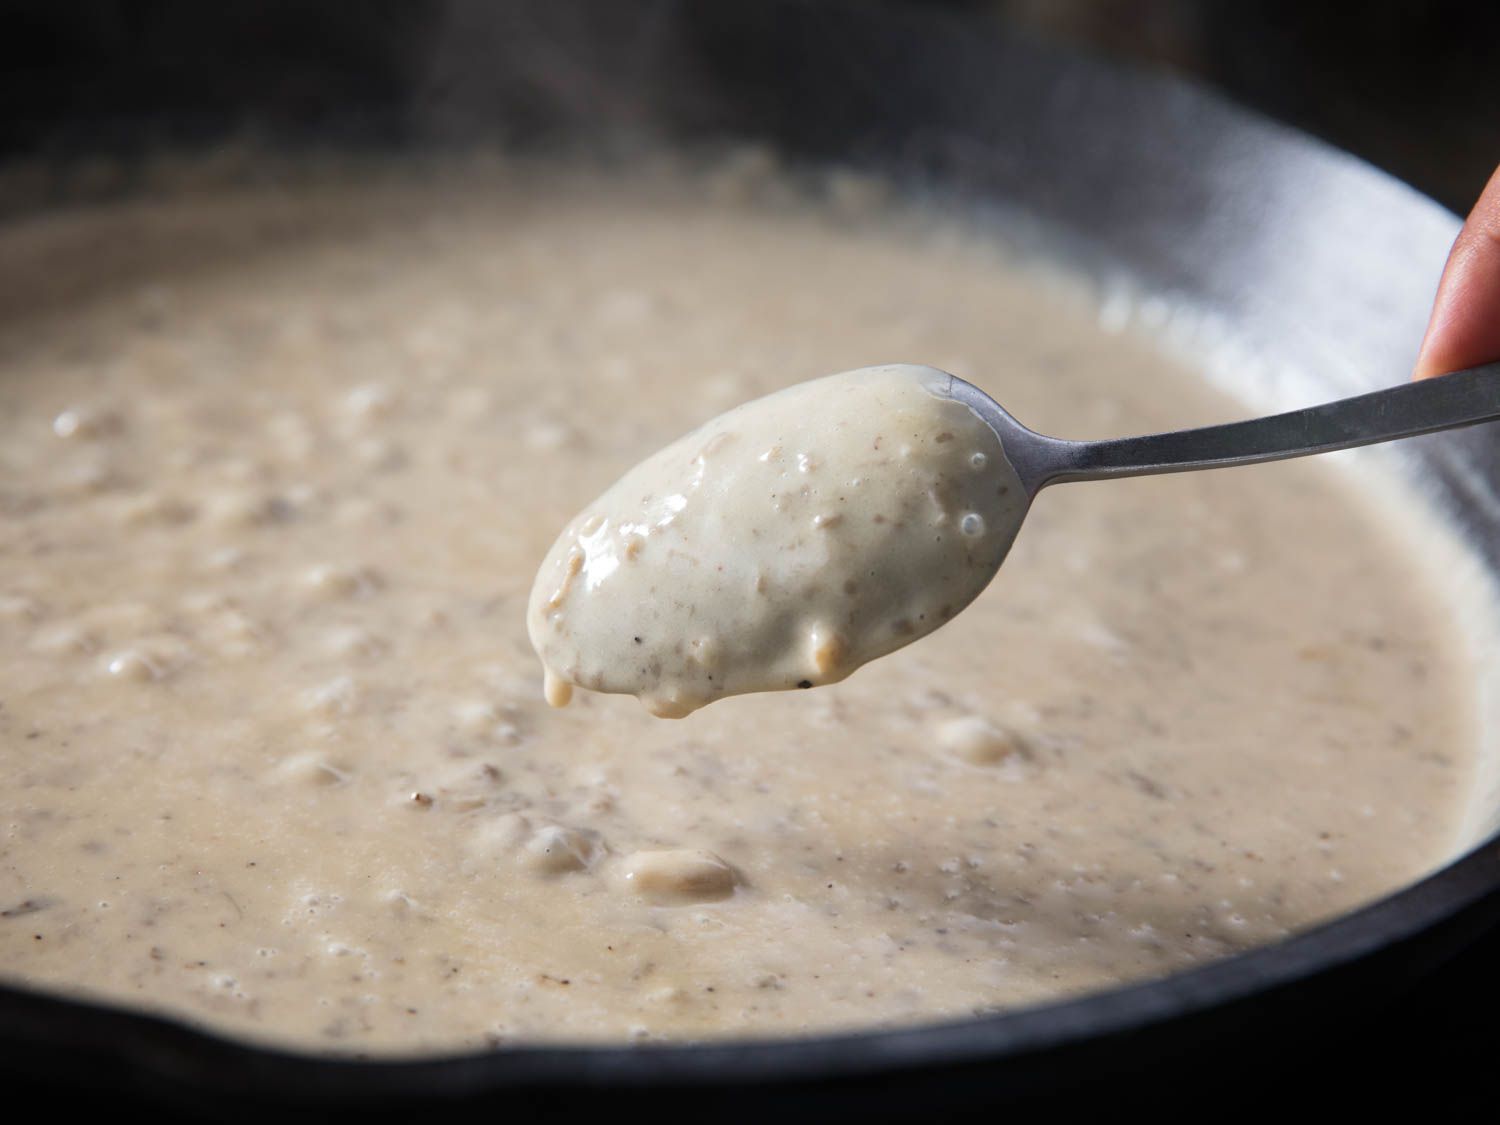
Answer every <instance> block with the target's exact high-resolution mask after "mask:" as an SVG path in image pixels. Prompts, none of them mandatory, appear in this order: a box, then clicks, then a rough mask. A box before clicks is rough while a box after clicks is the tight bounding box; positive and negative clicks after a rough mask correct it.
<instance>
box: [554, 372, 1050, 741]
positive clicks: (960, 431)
mask: <svg viewBox="0 0 1500 1125" xmlns="http://www.w3.org/2000/svg"><path fill="white" fill-rule="evenodd" d="M946 378H947V376H946V375H944V374H943V373H942V372H940V371H936V370H934V369H932V368H930V367H918V366H910V365H898V366H889V367H869V368H863V369H861V370H858V371H849V372H845V373H844V374H842V375H830V376H827V377H825V378H822V379H816V380H813V381H812V382H808V383H803V384H800V385H798V386H794V387H788V388H787V389H786V390H782V391H778V392H776V393H775V394H772V395H768V396H766V397H765V398H762V399H759V400H757V401H755V402H751V403H747V404H745V405H744V406H740V407H736V408H735V409H734V410H731V411H729V412H728V413H726V414H723V415H721V416H719V417H718V418H715V419H713V420H712V421H710V422H708V423H706V424H705V425H703V426H701V427H700V428H698V429H696V430H694V431H693V432H692V433H690V434H688V435H687V436H686V437H684V438H681V439H679V440H678V441H676V442H674V443H672V444H671V445H669V446H667V447H666V448H665V449H663V450H661V451H660V452H658V453H655V454H653V455H652V456H651V457H649V458H647V459H646V460H645V461H643V462H641V464H639V465H637V466H636V467H635V468H634V469H632V470H630V472H628V473H626V474H625V475H624V476H623V477H621V478H620V480H619V481H618V482H617V483H616V484H614V485H613V486H612V487H611V488H610V489H609V490H608V491H607V492H605V493H604V495H603V496H601V497H599V499H597V500H596V501H594V502H593V503H592V504H590V505H589V506H588V507H586V508H585V509H584V510H583V511H582V512H581V513H580V514H579V515H578V516H577V517H576V518H574V519H573V521H572V522H571V523H569V525H568V527H567V528H566V530H564V532H563V533H562V535H561V536H560V537H559V538H558V541H557V542H556V543H555V544H554V545H553V547H552V550H551V551H549V552H548V555H547V559H546V561H545V562H543V564H542V567H541V570H540V572H539V573H538V575H537V580H536V584H535V586H534V587H533V588H532V593H531V604H530V607H529V610H528V615H527V624H528V626H529V629H530V632H531V641H532V644H533V645H535V646H536V650H537V652H538V654H539V655H540V656H541V658H542V661H543V664H544V665H545V666H546V669H547V683H548V688H547V695H548V698H549V700H552V701H555V702H560V703H566V702H567V697H568V694H569V693H568V691H567V688H566V686H565V685H573V684H576V685H580V686H583V687H587V688H591V689H593V690H595V691H605V692H623V693H626V694H629V695H635V696H639V697H640V698H641V699H642V700H643V701H644V702H645V703H646V706H647V707H648V708H649V709H650V710H651V712H652V713H653V714H655V715H659V716H663V717H668V718H681V717H682V716H684V715H687V714H689V713H690V712H692V711H693V710H695V709H697V708H699V707H702V706H703V705H704V704H706V703H710V702H712V701H714V700H715V699H720V698H722V697H724V696H727V695H738V694H741V693H744V692H757V691H784V690H787V689H790V688H810V687H815V686H818V685H821V684H831V683H836V682H838V681H839V680H842V679H844V677H846V676H848V675H849V674H850V673H851V672H853V671H854V670H855V669H856V668H858V667H860V665H862V664H865V663H866V662H868V661H870V660H874V659H875V658H876V657H879V656H884V655H885V654H886V653H888V652H891V651H893V650H895V649H897V648H900V647H901V646H902V645H905V644H909V643H911V642H912V641H914V640H916V639H917V638H919V637H923V636H926V635H927V634H928V633H930V632H932V631H933V630H934V629H936V628H937V627H938V626H939V625H942V624H943V623H944V622H946V621H948V620H950V619H951V618H952V617H953V615H954V614H956V613H958V612H959V610H961V609H963V608H964V607H965V606H966V605H968V604H969V603H970V602H971V601H973V600H974V598H975V597H976V596H977V595H978V594H979V592H980V591H981V590H982V589H984V587H985V585H986V583H988V582H989V580H990V578H991V577H992V576H993V574H994V573H995V570H996V568H997V567H999V565H1000V563H1001V561H1002V560H1003V559H1004V557H1005V553H1006V551H1008V550H1009V549H1010V544H1011V540H1012V539H1013V538H1014V537H1015V533H1016V531H1017V529H1018V528H1019V527H1020V523H1021V519H1022V517H1023V516H1024V515H1025V511H1026V496H1025V491H1024V489H1023V488H1022V485H1021V482H1020V479H1019V478H1018V477H1017V476H1016V473H1015V470H1013V469H1012V468H1011V466H1010V463H1009V462H1008V461H1007V460H1006V458H1005V454H1004V451H1003V450H1002V449H1001V447H1000V442H999V440H998V438H997V437H996V436H995V434H994V432H993V431H992V430H991V429H990V428H989V427H988V426H987V425H985V424H984V422H982V421H981V420H980V419H979V418H978V417H977V416H976V415H975V414H973V413H972V412H971V411H970V410H969V409H968V407H966V406H963V405H961V404H959V403H956V402H954V401H953V400H951V399H948V398H943V397H939V395H937V394H934V393H933V392H932V390H930V389H929V388H930V387H933V386H936V385H937V384H938V383H939V382H941V381H943V380H946Z"/></svg>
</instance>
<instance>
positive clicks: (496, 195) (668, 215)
mask: <svg viewBox="0 0 1500 1125" xmlns="http://www.w3.org/2000/svg"><path fill="white" fill-rule="evenodd" d="M377 171H378V170H377ZM377 171H370V172H369V173H368V174H366V175H364V176H363V177H360V178H358V179H350V180H349V181H347V182H338V183H332V184H323V185H321V186H320V185H319V184H318V183H316V182H306V183H302V184H301V185H300V186H297V187H295V188H286V189H282V190H265V191H260V192H244V193H239V194H236V193H233V192H229V193H223V194H218V193H213V192H208V193H202V194H198V195H187V196H183V197H180V198H176V199H173V200H170V201H169V202H165V203H158V204H147V203H139V204H121V205H116V206H113V207H108V208H102V209H95V210H80V211H76V212H72V213H59V214H54V215H52V216H49V217H42V218H36V219H31V220H28V221H25V222H19V223H14V224H12V225H11V226H10V227H9V228H7V229H5V230H4V231H0V394H3V404H4V409H3V410H0V779H3V786H0V972H3V974H4V979H5V980H6V981H7V982H11V983H21V984H25V985H28V986H31V987H40V988H47V989H60V990H68V991H82V992H85V993H86V994H88V995H91V996H94V997H100V998H104V999H107V1000H110V1001H114V1002H120V1003H125V1004H129V1005H138V1006H144V1007H149V1008H151V1009H155V1010H164V1011H168V1012H171V1013H175V1014H177V1015H180V1016H183V1017H186V1018H188V1019H191V1020H193V1021H196V1022H199V1023H201V1024H204V1025H207V1026H211V1027H215V1028H219V1029H221V1030H225V1031H229V1032H233V1033H237V1034H243V1035H248V1036H251V1037H254V1038H256V1039H263V1040H273V1041H278V1042H282V1043H288V1044H293V1045H297V1046H300V1047H303V1048H307V1049H314V1050H341V1051H371V1052H385V1053H389V1052H431V1051H447V1050H457V1049H464V1048H473V1047H478V1046H483V1045H485V1044H493V1043H501V1042H512V1041H518V1040H520V1041H524V1040H535V1039H553V1040H556V1039H562V1040H585V1039H587V1040H625V1039H652V1038H659V1037H665V1038H678V1039H680V1038H692V1037H700V1036H711V1035H723V1034H749V1033H756V1034H773V1035H781V1034H804V1033H808V1032H813V1031H818V1030H825V1029H830V1028H850V1027H862V1026H871V1025H890V1024H900V1023H907V1022H913V1021H920V1020H930V1019H935V1018H944V1017H952V1018H956V1017H962V1016H965V1015H967V1014H969V1013H971V1012H975V1011H988V1010H993V1009H997V1008H1004V1007H1008V1006H1014V1005H1022V1004H1032V1003H1036V1002H1038V1001H1043V1000H1047V999H1049V998H1054V997H1058V996H1062V995H1069V994H1076V993H1079V992H1083V991H1087V990H1090V989H1097V988H1102V987H1105V986H1108V985H1110V984H1113V983H1116V982H1119V981H1122V980H1130V979H1136V978H1145V977H1152V976H1157V975H1161V974H1164V973H1167V972H1170V971H1172V970H1173V969H1176V968H1179V967H1182V966H1185V965H1189V964H1193V963H1196V962H1201V961H1204V960H1206V959H1209V958H1213V957H1218V956H1222V955H1224V954H1227V953H1231V952H1233V951H1235V950H1239V949H1243V948H1246V947H1248V946H1252V945H1255V944H1257V943H1262V942H1267V941H1271V940H1274V939H1276V938H1278V937H1281V936H1282V935H1285V934H1286V933H1288V932H1289V931H1292V930H1295V929H1298V928H1300V927H1305V926H1307V925H1309V924H1311V923H1313V922H1316V921H1318V920H1320V919H1323V918H1327V917H1329V916H1331V915H1333V914H1336V913H1338V912H1340V911H1343V910H1346V909H1348V908H1350V907H1352V906H1354V905H1356V904H1359V903H1361V902H1364V901H1366V900H1368V899H1370V898H1372V897H1373V896H1376V895H1378V894H1380V893H1382V892H1384V891H1387V890H1389V889H1391V888H1393V887H1395V886H1397V885H1399V884H1401V883H1403V882H1405V881H1408V880H1410V879H1412V878H1414V877H1416V876H1418V875H1419V874H1421V873H1423V872H1424V871H1425V870H1427V869H1429V868H1430V867H1432V866H1433V865H1434V864H1436V863H1438V862H1440V861H1441V860H1442V859H1443V858H1445V856H1446V854H1447V852H1448V850H1449V849H1450V848H1451V846H1452V844H1453V839H1452V836H1453V832H1454V828H1453V825H1454V823H1455V819H1456V817H1457V813H1458V809H1459V806H1460V802H1461V798H1462V796H1463V791H1464V788H1465V785H1466V784H1467V782H1468V779H1469V777H1470V771H1471V765H1472V758H1473V749H1474V747H1473V742H1474V737H1475V736H1474V734H1473V731H1472V729H1471V712H1472V700H1471V698H1470V686H1469V673H1468V671H1467V669H1466V666H1465V663H1464V662H1465V659H1466V657H1465V653H1464V651H1463V649H1462V648H1461V646H1460V643H1459V641H1458V640H1457V639H1456V637H1454V636H1453V635H1451V634H1450V629H1449V626H1448V622H1447V621H1446V620H1445V614H1446V613H1447V612H1448V610H1447V608H1446V604H1445V602H1444V601H1443V600H1442V599H1441V598H1440V597H1439V596H1438V595H1437V594H1435V593H1434V592H1433V591H1432V590H1431V589H1429V588H1428V585H1427V580H1426V578H1425V574H1426V571H1425V569H1424V566H1423V565H1419V562H1418V560H1417V557H1416V555H1415V551H1414V548H1412V547H1411V546H1410V545H1409V544H1408V543H1406V542H1405V540H1404V539H1403V537H1402V534H1401V532H1400V530H1399V528H1398V527H1397V522H1398V521H1394V520H1388V519H1387V518H1386V515H1385V514H1384V513H1383V512H1382V511H1381V509H1380V507H1379V503H1378V501H1379V498H1378V497H1375V498H1373V500H1372V499H1371V498H1365V497H1362V496H1361V495H1360V494H1359V492H1358V491H1357V489H1356V488H1355V486H1354V485H1355V483H1357V482H1354V483H1351V481H1350V480H1349V479H1348V478H1347V477H1346V476H1345V475H1342V474H1341V473H1340V471H1339V470H1338V469H1337V468H1334V467H1331V466H1328V465H1324V464H1313V463H1295V464H1284V465H1276V466H1268V467H1264V468H1257V469H1245V470H1235V471H1229V472H1222V473H1205V474H1189V475H1184V476H1177V477H1167V478H1156V479H1149V480H1138V481H1127V482H1118V483H1109V484H1097V485H1069V486H1066V487H1062V488H1057V489H1052V490H1049V491H1048V492H1047V493H1046V494H1045V495H1044V496H1043V497H1042V499H1041V500H1040V501H1039V502H1038V504H1037V505H1036V507H1035V509H1034V511H1033V512H1032V514H1031V515H1030V517H1029V518H1028V520H1027V523H1026V527H1025V529H1024V530H1023V531H1022V533H1021V535H1020V536H1019V538H1018V539H1017V541H1016V543H1015V546H1014V548H1013V549H1012V551H1011V554H1010V557H1009V559H1008V560H1007V562H1006V564H1005V566H1004V568H1003V570H1002V572H1001V574H1000V576H999V579H998V580H997V581H996V582H995V583H993V584H992V585H991V586H990V587H989V588H988V589H987V590H985V592H984V593H983V594H981V595H980V596H979V598H978V599H977V600H976V601H975V602H974V604H973V605H972V606H970V608H968V609H967V610H965V611H964V612H963V613H962V614H961V615H959V616H958V617H957V618H956V619H955V620H953V621H952V622H951V623H950V624H948V625H947V626H945V627H944V628H943V629H941V630H940V631H939V632H937V633H935V634H934V635H932V636H930V637H927V638H925V639H923V640H920V641H919V642H917V643H916V644H914V645H912V646H911V647H909V648H907V649H905V650H903V651H902V652H900V653H898V654H896V655H894V656H892V657H890V658H887V659H884V660H881V661H878V662H876V663H874V664H872V665H870V666H868V667H865V668H863V669H861V670H860V671H858V672H857V673H856V674H854V675H853V676H851V677H850V678H848V679H847V680H845V681H843V682H842V683H838V684H835V685H833V686H829V687H824V688H820V689H819V690H816V691H809V692H791V693H785V694H779V695H772V696H756V697H746V698H734V699H727V700H723V701H721V702H718V703H715V705H714V706H712V707H710V708H708V709H706V710H703V711H700V712H698V713H696V714H693V715H691V716H689V717H688V718H686V719H684V720H683V721H681V722H676V723H664V722H661V721H660V720H658V719H655V718H653V717H652V716H651V715H649V714H648V713H647V712H646V711H645V710H644V709H642V708H641V707H640V706H639V705H638V704H637V703H636V702H635V701H634V700H632V699H630V698H627V697H620V696H604V695H596V694H592V693H580V696H579V698H578V699H577V700H576V701H575V703H574V705H573V706H572V707H570V708H568V709H566V710H561V711H559V710H552V709H549V708H548V707H547V706H546V704H545V703H544V702H543V700H542V698H541V694H540V690H539V677H538V675H537V671H536V663H535V656H534V655H533V653H532V649H531V645H530V643H529V642H528V638H527V630H526V620H525V617H526V601H527V595H528V591H529V588H530V586H531V582H532V578H533V575H534V574H535V573H536V570H537V566H538V564H539V563H540V562H541V561H542V559H543V557H544V555H545V554H546V552H547V549H548V547H549V545H550V544H551V543H552V541H553V538H554V536H555V535H556V534H557V532H558V529H559V528H560V527H562V526H563V524H564V523H565V522H566V521H567V519H568V518H569V517H570V516H571V515H572V514H573V513H575V512H578V511H580V510H581V509H582V508H583V507H584V505H585V504H586V503H588V501H589V500H590V498H591V497H595V496H597V495H598V494H599V493H600V492H601V491H602V490H603V489H604V488H605V487H606V486H608V485H609V484H610V482H612V481H613V480H615V479H617V478H618V477H619V476H620V474H621V473H622V472H624V471H625V470H626V469H627V468H628V467H629V466H630V465H632V464H634V463H635V462H637V461H638V460H639V459H640V458H641V457H642V456H643V455H644V454H646V453H647V452H649V451H650V450H653V449H657V448H659V447H661V446H662V445H664V444H665V443H666V442H668V441H670V440H671V439H673V438H675V437H677V436H678V435H680V434H682V433H683V432H685V431H687V430H688V429H690V428H691V427H692V426H694V425H697V424H698V423H699V422H701V421H702V420H703V419H705V418H708V417H711V416H713V415H715V414H717V413H720V412H721V411H723V410H725V409H727V408H729V407H730V406H733V405H734V404H736V403H739V402H742V401H745V400H747V399H750V398H753V397H755V396H757V395H761V394H765V393H768V392H770V391H773V390H775V389H777V388H780V387H783V386H788V385H790V384H792V383H796V382H800V381H802V380H805V379H808V378H812V377H813V376H816V375H819V374H821V373H823V372H828V371H839V370H844V369H847V368H850V367H854V366H858V365H860V364H864V363H886V362H923V363H931V364H934V365H936V366H938V367H942V368H944V369H947V370H950V371H953V372H954V373H955V374H958V375H961V376H963V377H965V378H968V379H970V380H971V381H974V382H977V383H978V384H979V385H980V386H982V387H983V388H984V389H986V390H988V391H989V392H991V393H992V394H994V395H995V396H996V397H997V398H998V399H1000V401H1002V402H1004V403H1005V404H1006V406H1007V408H1010V409H1012V410H1013V411H1014V412H1015V413H1016V415H1017V416H1018V417H1019V418H1021V419H1022V420H1023V421H1025V422H1027V423H1028V424H1030V425H1033V426H1035V427H1036V428H1038V429H1040V430H1042V431H1044V432H1053V433H1059V434H1063V435H1066V436H1075V437H1095V436H1111V435H1119V434H1125V433H1129V432H1132V431H1145V430H1151V429H1163V428H1172V427H1178V426H1184V425H1191V424H1201V423H1205V422H1210V421H1215V420H1225V419H1228V418H1231V417H1235V416H1242V415H1243V414H1244V413H1246V411H1244V410H1243V409H1241V408H1239V407H1237V406H1235V405H1234V404H1232V403H1229V402H1228V401H1226V400H1223V399H1220V398H1219V397H1217V396H1216V395H1214V394H1212V393H1210V392H1209V391H1207V390H1206V389H1204V388H1203V387H1202V386H1201V385H1200V384H1199V382H1198V381H1197V380H1195V379H1194V378H1192V377H1190V376H1188V375H1186V374H1182V373H1179V372H1177V371H1175V370H1173V369H1172V366H1171V365H1170V364H1169V363H1167V362H1165V361H1164V360H1163V358H1162V357H1161V355H1159V354H1158V353H1157V352H1155V351H1154V350H1152V349H1150V348H1148V347H1147V346H1145V345H1144V344H1142V343H1141V342H1139V341H1136V340H1134V339H1131V338H1128V337H1120V336H1112V335H1107V334H1105V333H1103V332H1101V331H1100V330H1099V329H1098V327H1097V326H1096V324H1095V322H1094V320H1093V319H1092V316H1091V315H1090V313H1089V312H1088V311H1087V310H1085V309H1083V308H1081V307H1079V306H1077V305H1070V304H1068V303H1067V302H1065V301H1060V300H1058V299H1056V298H1054V297H1052V296H1049V295H1048V294H1047V293H1045V292H1043V291H1041V290H1040V289H1039V288H1038V286H1037V285H1035V284H1034V282H1033V281H1032V280H1031V279H1030V277H1029V276H1028V275H1027V274H1025V273H1023V272H1020V271H1018V270H1015V269H1012V268H1009V267H1007V266H1005V264H1004V263H1003V261H1002V260H1001V259H1000V258H999V256H998V255H996V254H995V253H992V252H991V251H989V250H987V249H985V247H984V241H985V240H984V239H983V237H982V236H976V235H975V234H974V233H973V232H964V231H957V232H955V231H953V230H949V229H945V228H942V227H941V225H940V224H931V223H926V222H924V221H921V220H919V219H916V218H913V217H910V216H901V215H894V214H887V213H886V212H884V210H883V209H882V208H880V207H878V206H873V207H868V208H865V207H856V208H854V209H853V210H851V209H850V208H849V207H846V206H841V205H837V204H831V205H815V204H813V203H803V202H798V201H796V200H795V199H793V198H792V197H791V196H790V195H789V194H788V193H786V192H784V191H781V190H779V189H777V188H776V187H775V185H774V183H772V184H771V185H770V186H769V187H768V189H767V190H766V191H757V190H750V189H749V188H747V187H746V183H747V182H745V181H737V180H734V179H723V178H718V179H714V178H710V179H694V178H691V177H686V178H678V177H676V176H675V175H674V174H670V173H664V174H662V175H661V176H659V177H657V178H652V177H643V178H641V179H640V180H622V178H621V177H620V176H618V175H612V176H610V177H609V178H608V179H607V180H606V179H605V178H604V177H600V178H598V179H595V178H593V177H592V176H591V175H589V174H572V173H569V174H563V173H556V174H552V173H546V172H505V171H503V170H502V171H500V172H496V173H494V174H486V175H479V174H478V173H472V172H471V173H466V174H464V175H457V174H455V175H454V176H453V177H452V178H449V179H444V178H442V177H439V176H436V175H420V174H418V175H410V176H401V175H386V174H383V173H382V174H377ZM435 183H436V184H440V185H442V186H434V185H435ZM742 189H744V190H742ZM835 194H836V197H837V199H845V197H846V195H848V193H835ZM856 194H857V193H856ZM845 202H847V199H845Z"/></svg>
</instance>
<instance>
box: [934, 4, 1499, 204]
mask: <svg viewBox="0 0 1500 1125" xmlns="http://www.w3.org/2000/svg"><path fill="white" fill-rule="evenodd" d="M947 6H948V7H950V8H953V9H956V10H960V11H964V12H966V13H968V14H970V15H973V16H975V17H977V18H981V19H999V20H1008V21H1010V22H1012V23H1014V24H1017V25H1020V26H1023V27H1026V28H1028V29H1030V30H1033V31H1036V32H1038V33H1041V34H1043V35H1045V36H1047V37H1049V38H1054V39H1060V40H1064V41H1067V42H1072V43H1076V44H1079V45H1082V46H1085V47H1087V48H1089V49H1091V50H1094V51H1097V52H1100V53H1103V54H1107V55H1111V56H1114V57H1117V58H1121V59H1125V60H1129V61H1132V62H1135V63H1138V64H1142V65H1145V66H1149V67H1153V68H1156V69H1163V70H1169V71H1173V72H1176V73H1178V74H1183V75H1187V76H1189V77H1191V78H1194V79H1196V80H1197V81H1199V82H1202V83H1205V84H1207V85H1209V86H1213V87H1215V88H1217V89H1219V90H1220V91H1222V92H1223V93H1225V94H1227V95H1228V96H1229V97H1230V98H1232V99H1233V100H1235V101H1237V102H1240V103H1241V104H1243V105H1248V106H1251V107H1253V108H1255V109H1258V110H1260V111H1261V112H1262V113H1265V114H1268V115H1269V116H1271V117H1275V118H1278V119H1279V120H1282V121H1285V122H1288V123H1289V124H1292V125H1295V126H1297V127H1298V128H1300V129H1304V130H1306V131H1307V132H1309V133H1312V134H1314V135H1316V136H1319V137H1322V138H1323V139H1324V140H1327V141H1330V142H1332V143H1333V144H1335V145H1337V146H1338V147H1340V148H1343V149H1348V150H1349V151H1350V152H1353V153H1356V154H1358V155H1359V156H1362V157H1364V158H1365V159H1366V160H1368V161H1370V162H1371V163H1372V164H1376V165H1378V166H1380V167H1381V168H1384V169H1386V170H1387V171H1389V172H1393V173H1394V174H1395V175H1397V176H1399V177H1400V178H1401V179H1403V180H1406V181H1407V182H1408V183H1410V184H1412V185H1414V186H1415V187H1417V188H1420V189H1421V190H1422V191H1424V192H1426V193H1427V194H1428V195H1431V196H1432V197H1433V198H1435V199H1437V200H1438V201H1439V202H1441V203H1443V204H1445V205H1446V206H1447V207H1449V208H1451V209H1452V210H1454V211H1457V212H1458V213H1460V214H1463V213H1465V212H1466V211H1467V210H1468V208H1469V206H1470V205H1471V204H1472V203H1473V201H1474V199H1475V198H1476V197H1477V196H1478V195H1479V191H1480V189H1481V188H1482V187H1483V186H1484V182H1485V180H1486V179H1487V178H1488V177H1489V175H1490V173H1491V172H1492V171H1494V169H1495V166H1496V165H1497V164H1500V3H1496V2H1495V0H1426V2H1423V0H1367V2H1365V3H1351V2H1348V0H1311V2H1308V0H951V2H949V3H948V4H947Z"/></svg>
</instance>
